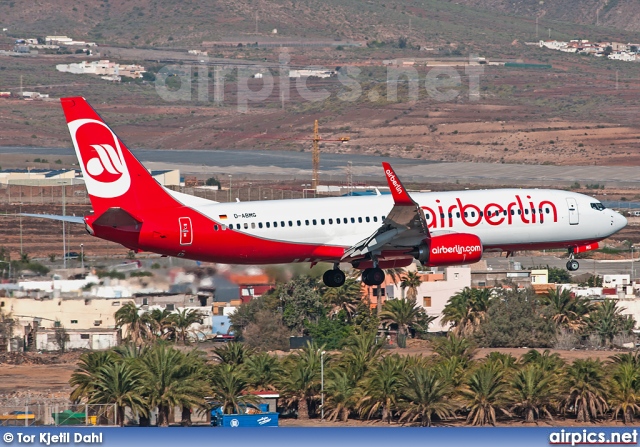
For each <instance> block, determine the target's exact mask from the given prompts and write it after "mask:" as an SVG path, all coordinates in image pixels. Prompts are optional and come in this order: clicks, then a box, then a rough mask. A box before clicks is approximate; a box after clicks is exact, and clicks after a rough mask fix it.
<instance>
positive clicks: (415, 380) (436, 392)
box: [400, 366, 455, 427]
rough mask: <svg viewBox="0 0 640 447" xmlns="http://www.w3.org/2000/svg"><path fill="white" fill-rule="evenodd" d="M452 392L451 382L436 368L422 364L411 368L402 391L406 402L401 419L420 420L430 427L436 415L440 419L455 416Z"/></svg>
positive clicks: (401, 396)
mask: <svg viewBox="0 0 640 447" xmlns="http://www.w3.org/2000/svg"><path fill="white" fill-rule="evenodd" d="M451 394H452V389H451V386H450V384H449V383H448V382H447V381H446V380H445V379H443V378H442V377H441V376H440V374H438V371H437V370H436V369H433V368H424V367H421V366H414V367H411V368H409V369H408V370H407V372H406V374H405V380H404V385H403V387H402V390H401V392H400V398H401V400H402V403H403V404H404V411H403V413H402V415H401V416H400V421H403V420H408V421H410V422H415V421H417V420H420V425H421V426H422V427H430V426H431V420H432V419H433V416H434V415H436V416H437V417H439V418H440V419H445V418H448V417H451V416H453V415H454V411H455V406H454V404H453V402H452V400H451Z"/></svg>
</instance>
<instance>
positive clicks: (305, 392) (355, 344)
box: [70, 331, 640, 426]
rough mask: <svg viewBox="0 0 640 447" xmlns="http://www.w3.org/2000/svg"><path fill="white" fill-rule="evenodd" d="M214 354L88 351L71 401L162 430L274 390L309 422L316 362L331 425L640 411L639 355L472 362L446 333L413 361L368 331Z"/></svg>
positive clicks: (235, 409)
mask: <svg viewBox="0 0 640 447" xmlns="http://www.w3.org/2000/svg"><path fill="white" fill-rule="evenodd" d="M214 355H215V360H214V361H213V362H208V361H206V359H205V356H204V354H203V353H202V352H201V351H198V350H191V351H189V352H182V351H180V350H178V349H177V348H176V347H174V346H171V345H169V344H167V342H165V341H157V342H155V343H153V344H152V345H145V346H142V347H141V346H135V345H133V344H127V345H123V346H121V347H118V348H115V349H112V350H110V351H106V352H87V353H84V354H83V355H82V356H81V358H80V361H79V364H78V368H77V369H76V371H75V372H74V373H73V375H72V377H71V380H70V384H71V385H72V387H74V389H73V392H72V394H71V399H72V400H74V401H79V402H86V403H88V404H112V405H113V404H115V405H116V408H117V421H118V423H119V424H120V425H124V423H125V409H126V408H127V407H128V408H130V409H131V410H132V411H133V412H134V413H135V414H136V415H137V416H138V418H139V421H140V424H141V425H148V424H149V417H150V415H151V412H152V411H153V410H155V411H157V415H158V416H157V423H158V425H159V426H167V425H169V422H170V421H169V415H170V413H171V409H172V408H176V407H178V408H181V409H182V425H190V424H191V414H192V412H193V411H210V409H211V408H212V406H220V407H221V408H222V410H223V412H224V413H225V414H235V413H240V412H242V411H243V409H244V408H246V406H247V405H249V404H252V403H253V404H255V403H257V397H256V396H255V395H253V394H251V391H255V390H260V391H264V390H275V391H277V392H279V393H280V395H281V400H280V407H281V408H280V411H282V412H283V413H284V415H285V416H286V415H287V414H288V415H295V416H297V417H298V418H299V419H303V420H304V419H308V418H310V417H315V418H318V417H319V416H320V413H321V407H320V402H321V391H322V390H321V382H322V379H323V378H322V377H321V370H322V368H321V363H322V362H324V374H325V377H324V384H325V387H324V393H325V407H324V411H325V415H326V419H327V420H331V421H335V420H340V421H347V420H349V419H351V418H356V419H359V420H379V421H381V422H383V423H392V422H395V423H407V424H410V425H419V426H431V425H432V424H434V423H435V424H452V423H464V424H469V425H494V424H496V422H500V421H522V422H527V423H537V422H538V421H540V420H553V419H555V418H572V419H575V420H576V421H577V422H596V421H604V420H605V419H609V420H618V419H619V420H622V421H623V422H624V423H632V422H633V421H634V417H635V416H636V415H637V414H638V412H639V411H640V402H639V399H640V354H638V353H637V352H635V353H630V352H629V353H620V354H616V355H613V356H611V357H609V359H608V360H607V361H605V362H603V361H600V360H594V359H591V358H587V359H578V360H574V361H573V362H571V363H567V362H565V361H564V360H563V359H562V358H561V357H560V356H559V355H558V354H552V353H550V352H549V351H548V350H545V351H543V352H540V351H538V350H534V349H532V350H530V351H529V352H527V353H526V354H524V355H523V356H522V357H520V358H519V359H516V358H515V357H513V356H512V355H510V354H504V353H499V352H492V353H490V354H489V355H487V356H486V357H484V358H481V359H475V348H474V346H473V344H472V343H471V342H470V341H469V339H467V338H465V337H462V336H458V335H455V334H450V335H449V336H448V337H446V338H441V339H439V340H438V341H437V342H434V354H433V355H430V356H411V355H400V354H398V353H389V352H387V351H386V350H385V348H384V342H383V340H381V339H379V338H378V337H377V336H376V333H375V332H373V331H372V332H362V333H356V334H353V335H351V336H350V337H349V339H348V340H347V342H346V344H345V347H344V349H342V350H341V351H337V352H325V351H324V346H318V345H317V344H315V343H309V344H307V346H306V347H305V348H303V349H301V350H298V351H295V352H292V353H289V354H288V355H285V356H282V357H278V356H276V355H273V354H269V353H266V352H260V351H256V350H254V349H252V348H249V347H247V345H246V344H243V343H239V342H230V343H228V344H225V345H224V346H221V347H218V348H216V349H214Z"/></svg>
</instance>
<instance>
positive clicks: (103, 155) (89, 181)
mask: <svg viewBox="0 0 640 447" xmlns="http://www.w3.org/2000/svg"><path fill="white" fill-rule="evenodd" d="M69 132H70V133H71V138H72V139H73V145H74V146H75V148H76V154H77V156H78V160H80V163H81V167H82V173H83V175H84V177H85V179H84V180H85V183H86V185H87V190H88V191H89V194H90V195H92V196H96V197H102V198H105V199H108V198H114V197H119V196H121V195H123V194H124V193H126V192H127V191H128V190H129V187H130V186H131V177H130V175H129V170H128V169H127V165H126V163H125V160H124V156H123V154H122V148H121V147H120V141H118V137H116V135H115V134H114V133H113V132H112V131H111V129H109V127H107V125H106V124H104V123H103V122H101V121H97V120H94V119H78V120H75V121H72V122H70V123H69Z"/></svg>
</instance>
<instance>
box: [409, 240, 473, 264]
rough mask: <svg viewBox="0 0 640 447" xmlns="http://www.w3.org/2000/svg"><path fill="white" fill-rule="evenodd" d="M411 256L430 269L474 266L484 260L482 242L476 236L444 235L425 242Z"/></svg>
mask: <svg viewBox="0 0 640 447" xmlns="http://www.w3.org/2000/svg"><path fill="white" fill-rule="evenodd" d="M411 254H412V255H413V256H414V258H416V259H417V260H418V261H420V262H421V263H422V264H423V265H426V266H430V267H438V266H446V265H462V264H473V263H474V262H478V261H479V260H480V259H481V258H482V242H480V238H479V237H478V236H476V235H475V234H469V233H451V234H442V235H440V236H434V237H432V238H431V239H427V240H425V241H424V242H423V243H422V244H421V245H420V246H419V247H417V248H416V249H415V250H413V251H412V252H411Z"/></svg>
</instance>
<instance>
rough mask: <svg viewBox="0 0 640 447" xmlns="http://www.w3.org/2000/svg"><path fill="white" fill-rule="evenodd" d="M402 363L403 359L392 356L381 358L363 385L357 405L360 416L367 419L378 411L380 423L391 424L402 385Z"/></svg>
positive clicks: (395, 355)
mask: <svg viewBox="0 0 640 447" xmlns="http://www.w3.org/2000/svg"><path fill="white" fill-rule="evenodd" d="M404 361H405V359H404V358H402V357H400V356H399V355H397V354H394V355H387V356H385V357H383V358H382V361H380V362H378V363H377V365H376V367H375V368H374V369H373V370H372V371H371V373H370V374H369V375H368V377H367V378H366V379H365V381H364V384H363V389H364V392H363V397H362V398H361V399H360V402H359V403H358V406H359V408H360V414H361V415H364V416H365V417H366V418H367V419H369V418H370V417H371V416H373V415H374V414H375V413H377V412H378V411H380V412H381V413H382V421H383V422H388V423H391V418H392V417H393V411H394V410H395V408H396V405H397V402H398V397H399V394H400V388H401V387H402V383H403V381H402V370H403V367H404V364H403V363H404Z"/></svg>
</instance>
